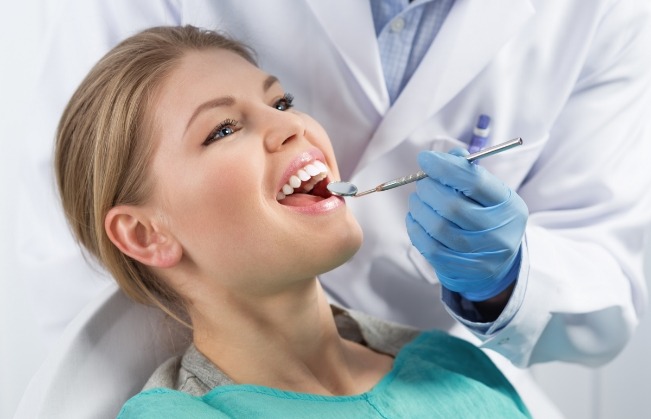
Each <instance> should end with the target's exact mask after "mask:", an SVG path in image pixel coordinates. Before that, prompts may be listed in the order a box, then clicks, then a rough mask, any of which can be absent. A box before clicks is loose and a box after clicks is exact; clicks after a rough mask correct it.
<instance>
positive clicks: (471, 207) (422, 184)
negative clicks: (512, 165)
mask: <svg viewBox="0 0 651 419" xmlns="http://www.w3.org/2000/svg"><path fill="white" fill-rule="evenodd" d="M416 194H417V195H418V197H419V198H420V199H421V200H422V201H423V202H424V203H426V204H427V205H428V206H429V207H431V208H432V209H433V210H434V211H436V212H437V213H439V215H441V216H442V217H443V218H446V219H448V220H449V221H451V222H453V223H454V224H456V225H457V226H459V227H460V228H462V229H464V230H484V229H486V228H488V227H489V225H486V221H487V219H486V217H482V216H481V214H482V210H483V209H484V207H483V206H482V205H480V204H479V203H478V202H477V201H475V200H473V199H470V198H468V197H467V196H465V195H464V194H463V193H461V192H459V191H457V190H456V189H453V188H451V187H449V186H446V185H443V184H441V183H439V182H437V181H436V180H434V179H429V178H425V179H421V180H419V181H418V182H417V183H416Z"/></svg>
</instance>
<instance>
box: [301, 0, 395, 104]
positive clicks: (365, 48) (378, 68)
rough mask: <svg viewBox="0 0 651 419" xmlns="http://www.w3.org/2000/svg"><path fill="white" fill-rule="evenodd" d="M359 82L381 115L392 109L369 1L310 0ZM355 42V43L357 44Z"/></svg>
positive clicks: (309, 2)
mask: <svg viewBox="0 0 651 419" xmlns="http://www.w3.org/2000/svg"><path fill="white" fill-rule="evenodd" d="M306 1H307V3H308V4H309V6H310V8H311V9H312V11H313V13H314V15H315V16H316V18H317V19H318V21H319V23H320V24H321V26H322V27H323V29H324V30H325V32H326V33H327V34H328V36H329V38H330V40H331V41H332V43H333V45H334V47H335V48H336V49H337V51H338V52H339V54H341V57H342V58H343V60H344V61H345V63H346V65H347V66H348V68H349V69H350V71H351V73H352V75H353V76H354V77H355V80H356V81H357V83H358V84H359V86H360V87H361V88H362V90H363V91H364V92H365V94H366V95H367V96H368V99H369V101H370V102H371V103H372V104H373V106H374V107H375V109H376V110H377V111H378V113H379V114H380V115H384V114H385V113H386V111H387V109H388V108H389V94H388V92H387V89H386V84H385V82H384V75H383V73H382V63H381V61H380V53H379V50H378V46H377V41H376V35H375V26H374V23H373V15H372V12H371V5H370V2H369V1H368V0H365V1H363V0H352V1H351V0H306ZM353 39H354V41H353Z"/></svg>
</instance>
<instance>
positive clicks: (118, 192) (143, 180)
mask: <svg viewBox="0 0 651 419" xmlns="http://www.w3.org/2000/svg"><path fill="white" fill-rule="evenodd" d="M206 49H227V50H230V51H233V52H235V53H237V54H239V55H240V56H242V57H244V58H245V59H247V60H248V61H249V62H251V63H252V64H254V65H255V59H254V55H253V53H252V51H251V50H250V49H249V48H248V47H246V46H245V45H243V44H241V43H239V42H237V41H234V40H232V39H230V38H228V37H226V36H223V35H220V34H218V33H216V32H214V31H209V30H205V29H199V28H196V27H193V26H182V27H171V26H165V27H155V28H150V29H147V30H145V31H143V32H140V33H138V34H136V35H134V36H132V37H130V38H127V39H126V40H124V41H123V42H121V43H120V44H118V45H117V46H116V47H114V48H113V49H112V50H111V51H109V52H108V53H107V54H106V55H105V56H104V57H103V58H102V59H101V60H100V61H99V62H98V63H97V64H96V65H95V66H94V67H93V68H92V70H91V71H90V73H89V74H88V75H87V76H86V78H85V79H84V80H83V81H82V83H81V84H80V86H79V87H78V88H77V90H76V91H75V93H74V94H73V96H72V98H71V99H70V101H69V102H68V105H67V106H66V108H65V111H64V112H63V115H62V117H61V120H60V122H59V127H58V130H57V137H56V147H55V156H54V163H55V171H56V180H57V186H58V189H59V193H60V196H61V201H62V205H63V209H64V212H65V215H66V218H67V220H68V223H69V224H70V226H71V229H72V231H73V233H74V235H75V237H76V239H77V241H78V242H79V243H80V244H81V245H82V246H83V247H84V248H86V249H87V250H88V252H90V254H91V255H93V256H94V257H95V258H96V259H97V260H98V261H99V262H100V263H101V264H102V265H103V266H104V267H105V268H106V269H107V270H108V271H109V272H110V273H111V275H112V276H113V277H114V279H115V280H116V282H117V283H118V285H119V286H120V288H121V289H122V290H123V291H124V293H125V294H127V295H128V296H129V297H131V298H132V299H134V300H135V301H137V302H140V303H143V304H148V305H155V306H158V307H159V308H161V309H162V310H163V311H164V312H166V313H167V314H168V315H170V316H172V317H173V318H175V319H177V320H179V321H181V322H182V323H186V322H185V321H184V320H182V319H181V317H183V318H187V316H186V314H187V313H185V310H184V306H183V301H182V299H181V298H180V296H179V295H178V294H177V293H176V292H175V291H174V290H172V289H171V288H170V287H169V286H167V285H166V284H165V283H164V282H163V281H161V280H160V279H159V278H157V277H156V276H155V275H153V273H152V272H151V271H150V270H149V269H148V268H147V267H146V266H144V265H142V264H141V263H139V262H137V261H135V260H134V259H132V258H130V257H128V256H126V255H125V254H123V253H122V252H120V250H118V248H117V247H116V246H115V245H114V244H113V243H112V242H111V241H110V240H109V238H108V236H107V234H106V231H105V229H104V218H105V217H106V214H107V212H108V211H109V210H110V209H111V208H112V207H114V206H117V205H123V204H127V205H138V204H141V203H143V202H144V201H145V200H146V199H147V197H148V196H149V194H150V191H151V180H150V177H149V176H148V164H149V161H150V158H151V153H152V147H151V143H152V141H151V140H152V138H151V132H152V128H153V121H152V117H151V115H149V114H148V110H149V109H150V106H151V101H152V99H153V97H154V95H155V94H156V91H157V89H158V88H159V86H160V85H161V83H162V81H163V80H164V79H165V78H166V77H167V76H168V75H169V73H170V72H171V70H173V69H174V67H175V66H176V65H178V63H179V62H180V60H181V59H182V58H183V56H184V55H185V54H186V53H187V52H189V51H192V50H206ZM186 324H187V323H186Z"/></svg>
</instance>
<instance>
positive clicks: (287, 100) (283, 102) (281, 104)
mask: <svg viewBox="0 0 651 419" xmlns="http://www.w3.org/2000/svg"><path fill="white" fill-rule="evenodd" d="M293 107H294V95H292V94H291V93H285V94H284V95H283V97H281V98H280V99H278V101H277V102H276V103H275V104H274V108H276V109H278V110H279V111H286V110H288V109H291V108H293Z"/></svg>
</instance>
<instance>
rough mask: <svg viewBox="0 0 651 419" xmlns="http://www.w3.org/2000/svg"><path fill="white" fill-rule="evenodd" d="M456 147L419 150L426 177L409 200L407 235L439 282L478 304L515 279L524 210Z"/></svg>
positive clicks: (511, 194)
mask: <svg viewBox="0 0 651 419" xmlns="http://www.w3.org/2000/svg"><path fill="white" fill-rule="evenodd" d="M467 154H468V152H467V151H465V150H461V149H456V150H453V151H452V152H451V153H450V154H446V153H437V152H431V151H424V152H421V153H419V155H418V164H419V165H420V167H421V169H422V170H423V171H424V172H425V173H427V176H428V177H426V178H424V179H422V180H419V181H418V182H417V183H416V193H414V194H412V195H411V196H410V198H409V213H408V214H407V219H406V222H407V231H408V233H409V237H410V239H411V242H412V243H413V245H414V246H416V248H417V249H418V250H419V251H420V253H421V254H422V255H423V256H425V258H426V259H427V260H428V261H429V263H430V264H431V265H432V266H433V267H434V269H435V270H436V275H437V276H438V278H439V281H440V282H441V284H442V285H443V286H444V287H446V288H447V289H449V290H451V291H455V292H458V293H460V294H461V295H462V296H463V297H464V298H466V299H467V300H470V301H484V300H487V299H489V298H491V297H494V296H496V295H498V294H499V293H501V292H502V291H504V290H505V289H506V288H507V287H508V286H509V285H510V284H511V283H513V281H514V280H515V279H516V278H517V274H518V268H519V265H520V244H521V242H522V237H523V236H524V229H525V226H526V224H527V217H528V213H529V211H528V209H527V206H526V204H525V203H524V201H523V200H522V198H520V197H519V196H518V194H516V193H515V192H514V191H512V190H511V189H510V188H509V187H508V186H506V185H504V183H502V181H500V180H499V179H498V178H497V177H495V176H494V175H492V174H491V173H490V172H488V171H487V170H486V169H484V168H483V167H481V166H479V165H476V164H471V163H469V162H468V161H467V160H466V159H465V158H463V157H462V156H463V155H467Z"/></svg>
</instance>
